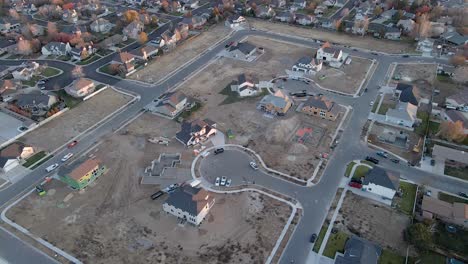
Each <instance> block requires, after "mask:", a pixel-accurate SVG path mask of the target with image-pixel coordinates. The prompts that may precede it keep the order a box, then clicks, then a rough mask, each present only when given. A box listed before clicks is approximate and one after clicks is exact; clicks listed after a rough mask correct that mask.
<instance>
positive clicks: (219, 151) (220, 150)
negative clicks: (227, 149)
mask: <svg viewBox="0 0 468 264" xmlns="http://www.w3.org/2000/svg"><path fill="white" fill-rule="evenodd" d="M223 152H224V149H223V148H217V149H215V151H214V154H220V153H223Z"/></svg>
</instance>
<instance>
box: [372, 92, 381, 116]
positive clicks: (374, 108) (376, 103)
mask: <svg viewBox="0 0 468 264" xmlns="http://www.w3.org/2000/svg"><path fill="white" fill-rule="evenodd" d="M380 97H381V96H380V94H379V95H378V96H377V98H376V99H375V102H374V106H372V111H371V112H372V113H375V112H376V111H377V106H379V102H380Z"/></svg>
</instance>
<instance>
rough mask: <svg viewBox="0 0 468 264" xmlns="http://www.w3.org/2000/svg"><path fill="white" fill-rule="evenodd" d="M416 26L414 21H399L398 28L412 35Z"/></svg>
mask: <svg viewBox="0 0 468 264" xmlns="http://www.w3.org/2000/svg"><path fill="white" fill-rule="evenodd" d="M414 24H416V22H414V20H413V19H400V20H398V23H397V27H399V28H401V29H403V32H405V33H410V32H412V31H413V28H414Z"/></svg>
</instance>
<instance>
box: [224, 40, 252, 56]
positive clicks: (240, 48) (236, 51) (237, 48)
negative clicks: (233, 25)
mask: <svg viewBox="0 0 468 264" xmlns="http://www.w3.org/2000/svg"><path fill="white" fill-rule="evenodd" d="M228 51H229V53H230V55H231V56H232V57H233V58H238V59H241V60H248V59H249V58H251V57H252V56H253V55H254V54H255V52H256V51H257V47H255V45H252V44H250V43H249V42H240V43H234V44H232V45H231V46H229V48H228Z"/></svg>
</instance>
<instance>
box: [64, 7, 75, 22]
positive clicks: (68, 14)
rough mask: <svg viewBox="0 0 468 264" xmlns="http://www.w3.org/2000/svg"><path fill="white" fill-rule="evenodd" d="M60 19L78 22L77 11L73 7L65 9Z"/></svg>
mask: <svg viewBox="0 0 468 264" xmlns="http://www.w3.org/2000/svg"><path fill="white" fill-rule="evenodd" d="M62 20H63V21H65V22H68V23H76V22H78V13H77V12H76V10H75V9H65V10H63V13H62Z"/></svg>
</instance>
